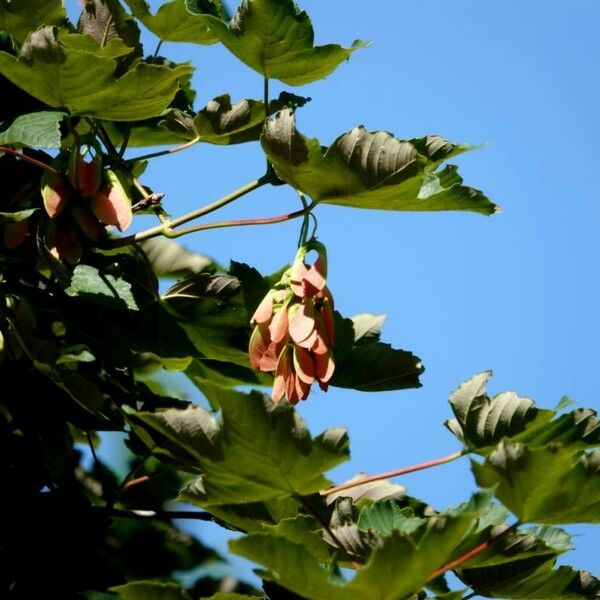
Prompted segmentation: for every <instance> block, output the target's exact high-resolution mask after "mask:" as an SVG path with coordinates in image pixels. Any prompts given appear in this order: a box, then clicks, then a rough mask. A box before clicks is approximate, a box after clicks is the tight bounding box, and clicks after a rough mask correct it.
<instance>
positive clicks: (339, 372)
mask: <svg viewBox="0 0 600 600" xmlns="http://www.w3.org/2000/svg"><path fill="white" fill-rule="evenodd" d="M382 323H383V317H382V316H381V315H369V314H361V315H357V316H356V317H354V318H353V319H352V320H350V319H343V318H342V317H341V316H340V315H339V314H337V313H336V315H335V328H336V342H335V346H334V357H335V363H336V369H335V372H334V374H333V378H332V380H331V385H334V386H336V387H342V388H352V389H356V390H361V391H365V392H379V391H385V390H399V389H406V388H416V387H420V385H421V384H420V383H419V375H420V374H421V373H423V371H424V368H423V365H422V363H421V359H420V358H418V357H417V356H415V355H414V354H412V352H408V351H406V350H398V349H396V348H392V346H391V345H390V344H385V343H383V342H380V341H379V332H380V329H381V325H382Z"/></svg>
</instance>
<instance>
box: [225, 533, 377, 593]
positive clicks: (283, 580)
mask: <svg viewBox="0 0 600 600" xmlns="http://www.w3.org/2000/svg"><path fill="white" fill-rule="evenodd" d="M229 549H230V550H231V552H233V553H234V554H239V555H240V556H244V557H245V558H247V559H249V560H251V561H253V562H255V563H258V564H260V565H263V566H264V567H266V568H267V569H269V573H268V574H263V578H264V579H268V580H271V581H275V582H277V583H279V584H280V585H282V586H284V587H285V588H287V589H289V590H291V591H293V592H295V593H297V594H300V595H301V596H302V597H303V598H310V599H311V600H339V599H342V598H346V597H347V596H345V595H344V594H343V591H344V590H343V587H342V586H341V585H339V584H336V583H335V582H334V581H332V579H331V578H330V576H329V574H328V573H327V571H326V570H325V569H324V568H323V567H321V565H320V564H319V562H318V561H317V559H316V558H315V557H314V556H313V555H312V554H311V553H310V552H309V551H308V549H306V548H305V547H304V545H302V544H299V543H297V542H293V541H291V540H288V539H285V538H283V537H280V536H277V535H269V534H266V533H254V534H251V535H247V536H245V537H243V538H240V539H238V540H231V541H230V542H229ZM361 598H362V596H360V597H358V596H357V597H356V598H355V600H361ZM371 598H373V596H371Z"/></svg>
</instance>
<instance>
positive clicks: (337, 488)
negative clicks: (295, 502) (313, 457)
mask: <svg viewBox="0 0 600 600" xmlns="http://www.w3.org/2000/svg"><path fill="white" fill-rule="evenodd" d="M464 454H465V451H464V450H460V451H459V452H454V453H452V454H448V456H443V457H442V458H435V459H433V460H428V461H427V462H423V463H419V464H417V465H411V466H410V467H403V468H401V469H396V470H394V471H386V472H385V473H378V474H377V475H366V476H365V477H360V478H357V479H353V480H352V481H346V483H341V484H340V485H335V486H333V487H330V488H328V489H326V490H321V491H320V492H319V493H320V494H321V495H322V496H327V495H329V494H332V493H334V492H340V491H342V490H347V489H350V488H353V487H356V486H357V485H362V484H363V483H371V482H372V481H380V480H382V479H390V478H391V477H398V476H400V475H406V474H407V473H414V472H415V471H423V470H424V469H429V468H431V467H437V466H438V465H443V464H445V463H449V462H451V461H453V460H456V459H457V458H460V457H461V456H463V455H464Z"/></svg>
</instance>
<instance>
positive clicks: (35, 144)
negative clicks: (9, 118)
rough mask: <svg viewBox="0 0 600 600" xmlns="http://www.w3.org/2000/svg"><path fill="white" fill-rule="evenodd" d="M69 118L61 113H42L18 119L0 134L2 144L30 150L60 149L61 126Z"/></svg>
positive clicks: (22, 116) (30, 114)
mask: <svg viewBox="0 0 600 600" xmlns="http://www.w3.org/2000/svg"><path fill="white" fill-rule="evenodd" d="M66 116H67V114H66V113H64V112H59V111H40V112H35V113H29V114H27V115H21V116H19V117H17V118H16V119H15V120H14V121H13V122H12V123H11V124H10V125H9V126H8V127H7V128H6V129H5V130H4V131H2V132H0V144H5V145H11V146H17V147H22V146H28V147H30V148H60V140H61V134H60V124H61V122H62V121H63V119H64V118H65V117H66Z"/></svg>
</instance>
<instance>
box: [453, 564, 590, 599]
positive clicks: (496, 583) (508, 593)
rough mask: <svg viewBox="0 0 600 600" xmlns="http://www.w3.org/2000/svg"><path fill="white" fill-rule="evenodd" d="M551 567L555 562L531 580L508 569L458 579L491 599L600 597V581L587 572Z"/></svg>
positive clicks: (545, 566)
mask: <svg viewBox="0 0 600 600" xmlns="http://www.w3.org/2000/svg"><path fill="white" fill-rule="evenodd" d="M552 567H553V563H552V562H550V563H546V564H544V565H542V566H541V567H539V568H538V569H537V570H535V571H534V572H533V573H532V574H530V575H528V576H523V574H520V573H519V572H517V571H514V570H512V569H507V568H499V569H497V570H495V571H494V572H491V571H488V573H487V576H485V577H483V576H481V573H478V570H475V571H474V572H469V573H468V574H467V573H462V572H460V573H459V575H460V578H461V579H462V580H463V581H464V582H465V583H467V585H469V586H470V587H472V588H473V590H474V591H475V592H476V593H478V594H481V595H483V596H486V597H488V598H514V599H515V600H583V599H584V598H585V599H592V598H598V597H599V595H600V581H598V579H596V578H595V577H593V576H592V575H591V574H590V573H588V572H587V571H575V570H574V569H572V568H571V567H566V566H563V567H559V568H558V569H553V568H552Z"/></svg>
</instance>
